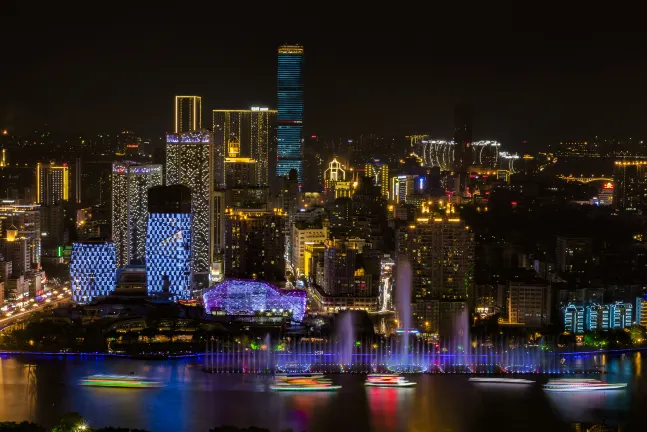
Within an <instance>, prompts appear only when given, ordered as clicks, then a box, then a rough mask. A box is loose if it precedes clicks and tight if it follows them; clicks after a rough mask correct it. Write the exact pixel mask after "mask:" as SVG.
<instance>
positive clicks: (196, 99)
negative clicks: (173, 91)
mask: <svg viewBox="0 0 647 432" xmlns="http://www.w3.org/2000/svg"><path fill="white" fill-rule="evenodd" d="M200 129H202V98H201V97H200V96H175V126H174V132H175V133H182V132H192V131H197V130H200Z"/></svg>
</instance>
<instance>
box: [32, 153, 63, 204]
mask: <svg viewBox="0 0 647 432" xmlns="http://www.w3.org/2000/svg"><path fill="white" fill-rule="evenodd" d="M69 197H70V169H69V167H68V166H67V164H66V163H63V164H61V165H56V164H55V163H53V162H52V163H49V164H41V163H38V164H36V201H37V203H38V204H42V205H55V204H61V203H62V202H64V201H67V200H68V199H69Z"/></svg>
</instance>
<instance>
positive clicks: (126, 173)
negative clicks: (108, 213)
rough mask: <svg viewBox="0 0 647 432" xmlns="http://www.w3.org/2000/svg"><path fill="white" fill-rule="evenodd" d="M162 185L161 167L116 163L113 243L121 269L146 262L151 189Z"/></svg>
mask: <svg viewBox="0 0 647 432" xmlns="http://www.w3.org/2000/svg"><path fill="white" fill-rule="evenodd" d="M161 184H162V166H161V165H139V164H137V163H135V162H128V161H126V162H113V164H112V240H113V241H114V243H115V249H116V253H117V266H118V267H125V266H127V265H128V264H130V263H131V261H133V260H140V261H141V260H144V258H145V246H146V224H147V222H148V189H150V188H151V187H153V186H160V185H161Z"/></svg>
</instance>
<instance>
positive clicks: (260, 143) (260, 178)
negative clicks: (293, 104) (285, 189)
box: [250, 107, 277, 186]
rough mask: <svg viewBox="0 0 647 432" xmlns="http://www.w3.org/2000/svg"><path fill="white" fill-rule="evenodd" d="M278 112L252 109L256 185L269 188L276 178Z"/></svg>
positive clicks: (252, 150)
mask: <svg viewBox="0 0 647 432" xmlns="http://www.w3.org/2000/svg"><path fill="white" fill-rule="evenodd" d="M276 113H277V111H276V110H270V109H268V108H262V107H252V121H251V128H252V131H251V138H252V141H251V153H250V156H251V158H252V159H254V160H256V162H257V164H258V165H257V167H256V184H257V185H263V186H269V185H270V183H272V182H273V180H274V178H275V177H276Z"/></svg>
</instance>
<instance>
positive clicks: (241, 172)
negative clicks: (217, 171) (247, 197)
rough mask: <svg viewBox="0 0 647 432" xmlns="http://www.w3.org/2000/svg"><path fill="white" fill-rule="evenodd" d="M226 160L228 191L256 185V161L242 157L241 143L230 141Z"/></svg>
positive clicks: (234, 140) (233, 139)
mask: <svg viewBox="0 0 647 432" xmlns="http://www.w3.org/2000/svg"><path fill="white" fill-rule="evenodd" d="M227 146H228V150H227V157H226V158H225V187H226V188H227V189H232V188H241V187H248V186H255V185H256V166H257V163H256V160H254V159H252V158H248V157H241V150H240V141H238V140H237V139H235V138H232V139H230V140H229V142H228V144H227Z"/></svg>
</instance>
